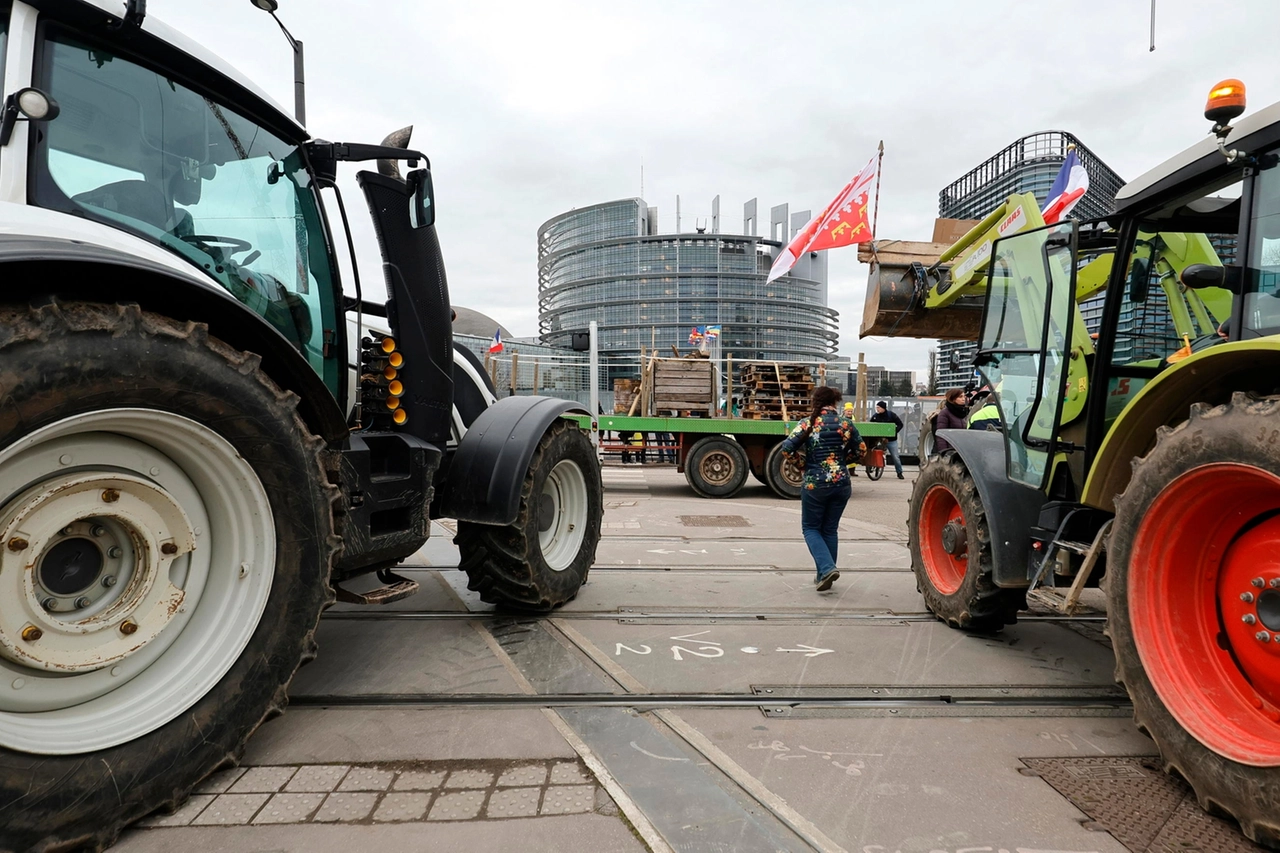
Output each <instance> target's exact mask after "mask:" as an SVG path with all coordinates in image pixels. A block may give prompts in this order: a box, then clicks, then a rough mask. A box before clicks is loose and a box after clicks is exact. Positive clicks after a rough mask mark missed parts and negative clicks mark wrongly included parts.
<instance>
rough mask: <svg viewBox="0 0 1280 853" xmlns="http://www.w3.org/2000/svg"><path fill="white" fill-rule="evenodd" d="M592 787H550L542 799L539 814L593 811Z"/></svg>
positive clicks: (594, 791)
mask: <svg viewBox="0 0 1280 853" xmlns="http://www.w3.org/2000/svg"><path fill="white" fill-rule="evenodd" d="M595 805H596V788H595V786H594V785H552V786H551V787H550V788H547V793H546V794H545V795H544V796H543V798H542V812H541V814H579V813H581V812H589V811H592V810H594V809H595Z"/></svg>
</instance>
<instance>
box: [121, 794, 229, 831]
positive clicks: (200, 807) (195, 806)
mask: <svg viewBox="0 0 1280 853" xmlns="http://www.w3.org/2000/svg"><path fill="white" fill-rule="evenodd" d="M213 798H214V795H213V794H192V795H191V798H190V799H188V800H187V801H186V802H185V803H183V804H182V808H180V809H178V810H177V811H176V812H174V813H173V814H158V815H152V816H151V817H149V818H144V819H143V820H140V821H138V823H137V825H138V826H186V825H187V824H189V823H191V821H193V820H195V818H196V815H198V814H200V812H202V811H204V807H205V806H207V805H209V803H212V802H213Z"/></svg>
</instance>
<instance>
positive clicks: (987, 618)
mask: <svg viewBox="0 0 1280 853" xmlns="http://www.w3.org/2000/svg"><path fill="white" fill-rule="evenodd" d="M907 534H908V537H907V538H908V544H909V546H910V549H911V570H912V571H913V572H915V576H916V588H917V589H919V590H920V593H921V595H923V596H924V602H925V605H926V606H927V607H928V608H929V610H930V612H932V613H933V614H934V615H935V616H937V617H938V618H939V619H941V620H942V621H944V622H946V623H947V624H949V625H951V626H952V627H954V628H971V629H975V630H981V631H997V630H999V629H1000V628H1002V627H1004V626H1005V625H1009V624H1012V623H1014V622H1016V621H1017V613H1018V611H1019V610H1021V609H1022V608H1024V607H1025V606H1026V593H1025V592H1024V591H1023V590H1020V589H1001V588H1000V587H998V586H996V585H995V583H994V582H993V581H992V579H991V569H992V563H991V535H990V532H989V531H988V528H987V519H986V511H985V509H984V508H983V506H982V498H981V497H979V495H978V487H977V485H976V484H975V483H974V481H973V477H972V475H970V474H969V471H968V469H967V468H965V465H964V463H963V462H962V461H961V460H960V457H959V456H957V455H956V454H955V453H952V452H948V453H944V454H943V455H942V457H941V458H940V459H938V460H937V461H936V462H935V463H934V464H931V465H929V466H928V467H927V468H925V469H923V470H922V471H921V472H920V476H919V478H918V479H917V480H916V482H915V486H914V488H913V490H912V493H911V510H910V514H909V517H908V521H907Z"/></svg>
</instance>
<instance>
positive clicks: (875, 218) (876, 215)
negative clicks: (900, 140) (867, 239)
mask: <svg viewBox="0 0 1280 853" xmlns="http://www.w3.org/2000/svg"><path fill="white" fill-rule="evenodd" d="M877 151H878V152H879V153H878V154H877V155H876V158H877V159H876V206H875V210H873V211H872V212H871V243H872V245H873V246H874V245H875V239H876V224H877V223H878V222H879V221H880V167H881V166H882V165H883V164H884V140H883V139H881V140H880V147H879V148H878V149H877Z"/></svg>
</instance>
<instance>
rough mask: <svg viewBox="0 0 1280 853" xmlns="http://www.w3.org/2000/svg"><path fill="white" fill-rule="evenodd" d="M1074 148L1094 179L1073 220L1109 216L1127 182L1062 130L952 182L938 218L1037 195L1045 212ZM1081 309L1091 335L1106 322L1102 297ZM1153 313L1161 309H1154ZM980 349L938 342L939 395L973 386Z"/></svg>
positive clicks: (1012, 148)
mask: <svg viewBox="0 0 1280 853" xmlns="http://www.w3.org/2000/svg"><path fill="white" fill-rule="evenodd" d="M1072 145H1074V146H1075V148H1076V156H1077V157H1079V158H1080V164H1081V165H1082V166H1084V169H1085V171H1086V172H1088V174H1089V191H1088V192H1087V193H1085V194H1084V197H1083V198H1081V199H1080V201H1079V202H1078V203H1077V204H1076V206H1075V208H1074V209H1073V210H1072V211H1071V218H1072V219H1080V220H1085V219H1096V218H1099V217H1103V216H1106V215H1107V214H1108V213H1110V212H1111V208H1112V202H1113V200H1114V199H1115V196H1116V193H1117V192H1118V191H1119V190H1120V187H1122V186H1123V185H1124V181H1123V180H1122V179H1121V178H1120V176H1119V175H1117V174H1116V173H1115V171H1114V170H1112V169H1111V167H1109V166H1108V165H1107V164H1106V163H1104V162H1102V160H1101V159H1099V158H1098V155H1096V154H1094V153H1093V152H1092V151H1091V150H1089V148H1088V147H1087V146H1085V144H1084V143H1082V142H1081V141H1080V140H1079V139H1077V138H1076V137H1075V136H1073V135H1072V134H1070V133H1066V132H1064V131H1060V130H1048V131H1043V132H1041V133H1033V134H1030V135H1029V136H1024V137H1022V138H1021V139H1018V140H1015V141H1014V142H1013V143H1011V144H1010V145H1008V146H1006V147H1005V148H1003V149H1002V150H1000V151H998V152H997V153H995V154H994V155H992V156H991V157H989V158H988V159H986V160H984V161H983V162H982V163H980V164H978V165H977V166H975V167H974V168H973V169H971V170H969V171H968V172H967V173H966V174H965V175H964V176H962V177H960V178H958V179H957V180H955V181H953V182H952V183H951V184H949V185H948V186H946V187H945V188H944V189H943V190H942V191H941V192H940V193H938V215H939V216H941V217H944V218H947V219H982V218H983V217H985V216H986V215H987V214H988V213H990V212H991V211H993V210H995V209H996V207H998V206H999V205H1000V204H1001V203H1002V202H1004V200H1005V199H1007V198H1008V197H1009V196H1011V195H1013V194H1014V193H1026V192H1030V193H1035V196H1036V201H1038V202H1039V203H1040V205H1041V206H1042V207H1043V206H1044V204H1045V202H1046V201H1047V200H1048V195H1049V189H1050V187H1052V186H1053V180H1054V178H1056V177H1057V176H1058V172H1059V171H1061V169H1062V163H1063V161H1064V160H1066V158H1067V148H1068V147H1069V146H1072ZM1157 290H1158V288H1157ZM1160 297H1161V298H1162V297H1163V294H1160ZM1080 308H1081V311H1082V313H1083V315H1084V316H1085V318H1086V319H1085V324H1086V326H1087V327H1088V328H1089V329H1090V330H1091V331H1092V330H1094V329H1096V328H1097V324H1098V323H1099V322H1100V321H1101V318H1102V299H1101V297H1100V296H1099V297H1096V298H1095V299H1091V300H1089V301H1087V302H1085V303H1083V304H1082V305H1081V306H1080ZM1152 310H1153V311H1154V310H1156V308H1155V306H1154V305H1153V306H1152ZM1166 313H1167V312H1166ZM977 348H978V345H977V344H976V343H975V342H973V341H939V344H938V391H939V393H942V392H944V391H945V390H946V389H948V388H963V387H964V386H965V385H966V384H967V383H969V382H971V381H974V370H973V356H974V353H976V352H977ZM953 354H955V355H956V356H958V361H959V368H958V369H955V370H952V369H951V362H952V355H953Z"/></svg>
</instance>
